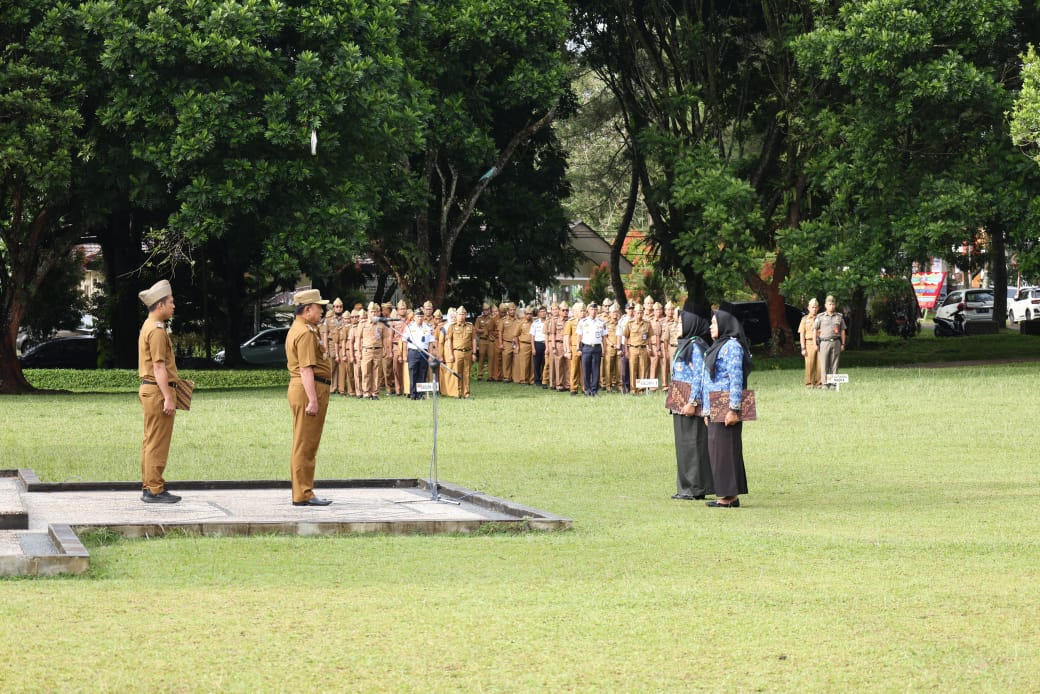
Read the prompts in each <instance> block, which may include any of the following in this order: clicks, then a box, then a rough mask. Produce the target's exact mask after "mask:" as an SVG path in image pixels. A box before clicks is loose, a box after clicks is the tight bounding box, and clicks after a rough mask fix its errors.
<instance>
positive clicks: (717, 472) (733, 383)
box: [701, 309, 751, 508]
mask: <svg viewBox="0 0 1040 694" xmlns="http://www.w3.org/2000/svg"><path fill="white" fill-rule="evenodd" d="M711 337H712V340H713V342H712V344H711V348H710V349H708V351H707V352H705V354H704V385H703V389H704V390H703V393H702V395H701V398H702V402H704V403H705V407H707V405H708V403H709V396H708V394H709V393H711V392H713V391H723V392H726V393H728V394H729V408H728V409H727V410H726V417H725V421H724V422H719V423H714V422H709V421H708V417H707V416H705V418H704V420H705V423H706V424H707V425H708V459H709V460H710V461H711V473H712V478H713V480H714V482H715V494H716V496H718V499H716V500H715V501H709V502H708V506H712V507H715V508H738V507H739V506H740V499H739V498H737V497H738V496H739V495H741V494H747V491H748V488H747V474H746V472H745V471H744V444H743V440H742V438H741V437H742V433H743V431H742V430H743V424H741V421H740V407H741V400H742V397H743V392H742V391H743V390H744V389H745V388H747V377H748V374H749V373H750V372H751V350H750V348H749V345H748V341H747V337H746V336H745V335H744V329H743V328H742V327H741V325H740V321H739V320H737V318H736V316H734V315H733V314H732V313H729V312H728V311H725V310H722V309H720V310H718V311H716V312H715V315H713V316H712V318H711Z"/></svg>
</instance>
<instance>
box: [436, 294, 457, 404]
mask: <svg viewBox="0 0 1040 694" xmlns="http://www.w3.org/2000/svg"><path fill="white" fill-rule="evenodd" d="M454 325H455V307H454V306H453V307H452V308H449V309H448V315H447V316H445V319H444V322H443V323H441V324H440V330H438V332H437V343H438V347H439V352H440V353H441V354H443V355H444V357H443V358H442V359H441V361H442V362H443V364H442V366H441V367H440V372H441V376H440V378H441V389H440V390H441V395H445V396H447V397H449V398H454V397H456V396H457V395H458V394H459V380H458V379H457V378H455V377H454V376H453V375H452V374H451V373H449V372H448V370H447V369H446V368H445V366H446V365H447V364H448V360H449V359H452V358H453V355H452V353H451V352H450V351H448V331H449V330H450V329H451V328H452V327H454ZM452 368H454V367H452Z"/></svg>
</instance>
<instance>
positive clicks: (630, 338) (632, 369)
mask: <svg viewBox="0 0 1040 694" xmlns="http://www.w3.org/2000/svg"><path fill="white" fill-rule="evenodd" d="M644 314H645V311H644V310H643V307H642V306H640V305H639V304H636V315H635V318H633V319H632V320H630V321H629V322H628V323H627V324H626V325H625V330H624V332H623V333H622V334H621V336H622V337H623V338H624V340H625V348H626V349H627V350H628V378H629V386H628V387H629V390H630V391H631V392H633V393H635V392H636V381H638V380H639V379H641V378H648V377H649V374H650V355H649V354H648V352H649V350H650V346H651V341H652V340H653V328H651V327H650V323H648V322H647V321H646V320H644V318H643V316H644Z"/></svg>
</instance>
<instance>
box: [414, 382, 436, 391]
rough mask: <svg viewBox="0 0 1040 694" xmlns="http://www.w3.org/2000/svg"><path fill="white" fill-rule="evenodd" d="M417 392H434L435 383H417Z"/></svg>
mask: <svg viewBox="0 0 1040 694" xmlns="http://www.w3.org/2000/svg"><path fill="white" fill-rule="evenodd" d="M415 392H416V393H432V392H433V383H430V382H426V383H416V384H415Z"/></svg>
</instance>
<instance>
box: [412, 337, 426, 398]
mask: <svg viewBox="0 0 1040 694" xmlns="http://www.w3.org/2000/svg"><path fill="white" fill-rule="evenodd" d="M426 366H427V364H426V355H425V354H423V353H422V352H420V351H419V350H417V349H410V350H408V380H409V381H411V383H409V392H408V397H409V398H411V399H412V400H418V399H419V393H418V392H417V391H416V390H415V384H416V383H421V382H422V381H425V380H426Z"/></svg>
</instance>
